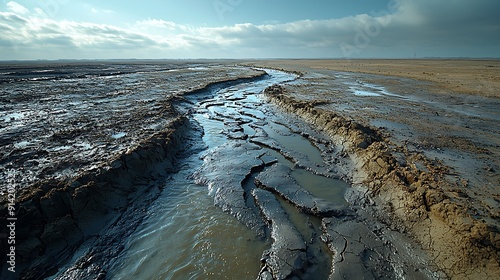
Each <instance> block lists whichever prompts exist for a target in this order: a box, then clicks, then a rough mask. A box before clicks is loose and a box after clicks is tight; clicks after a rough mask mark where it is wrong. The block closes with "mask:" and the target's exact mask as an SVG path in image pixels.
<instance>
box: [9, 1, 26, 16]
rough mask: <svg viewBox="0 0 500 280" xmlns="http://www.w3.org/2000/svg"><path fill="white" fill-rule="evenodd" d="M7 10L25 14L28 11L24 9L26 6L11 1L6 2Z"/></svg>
mask: <svg viewBox="0 0 500 280" xmlns="http://www.w3.org/2000/svg"><path fill="white" fill-rule="evenodd" d="M7 10H9V11H11V12H13V13H15V14H18V15H25V14H28V13H29V10H28V9H26V7H24V6H23V5H21V4H19V3H16V2H12V1H10V2H8V3H7Z"/></svg>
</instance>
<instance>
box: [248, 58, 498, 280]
mask: <svg viewBox="0 0 500 280" xmlns="http://www.w3.org/2000/svg"><path fill="white" fill-rule="evenodd" d="M248 64H250V65H255V66H258V67H273V68H279V69H284V70H287V71H294V72H299V73H301V74H302V77H301V79H300V80H299V81H298V82H295V83H291V84H287V85H285V86H283V87H278V88H276V89H274V90H270V91H269V93H268V94H267V95H268V96H269V98H270V101H271V102H273V103H275V104H277V105H279V106H280V107H282V108H283V109H284V110H286V111H287V112H292V113H295V114H297V115H300V116H302V117H303V118H304V119H306V120H307V121H309V122H310V123H312V124H314V125H315V126H317V127H318V128H320V129H322V130H323V131H325V132H326V133H327V134H328V135H330V136H331V137H332V139H333V140H334V141H335V142H337V143H338V144H339V145H340V146H342V147H343V148H344V149H345V150H346V151H347V153H348V154H349V156H350V158H351V159H352V160H353V162H354V163H355V164H356V166H357V168H356V169H355V170H354V171H353V174H352V176H353V181H354V185H355V187H357V188H359V189H360V190H362V191H363V190H364V191H368V194H369V199H370V200H372V203H374V205H375V207H376V208H378V209H379V210H380V213H382V216H381V218H382V219H387V222H388V223H390V224H392V225H393V226H394V227H395V228H398V230H400V231H403V232H407V233H408V234H409V235H412V236H414V237H415V239H416V240H418V242H420V244H421V245H422V247H423V248H424V249H426V250H427V251H428V252H429V253H430V254H431V256H433V257H434V258H435V260H436V262H437V264H438V266H440V268H441V269H442V270H443V271H445V273H446V274H447V275H448V276H449V277H450V278H452V279H477V278H478V277H491V276H492V275H498V274H497V273H498V272H499V271H500V270H499V258H498V251H499V248H500V234H499V228H500V227H499V225H500V220H499V218H500V215H499V209H500V193H499V189H498V186H499V185H500V175H499V168H500V162H499V158H500V141H499V139H500V137H499V135H500V129H499V127H498V121H500V115H499V112H498V108H500V107H499V106H500V100H499V98H498V97H499V95H498V93H499V92H500V79H499V78H498V77H500V75H499V71H500V68H499V67H500V63H499V61H472V60H453V61H449V60H446V61H445V60H411V61H410V60H349V61H348V60H277V61H257V62H249V63H248ZM379 135H381V136H382V137H381V138H377V137H378V136H379ZM385 213H390V214H389V217H383V216H384V215H385Z"/></svg>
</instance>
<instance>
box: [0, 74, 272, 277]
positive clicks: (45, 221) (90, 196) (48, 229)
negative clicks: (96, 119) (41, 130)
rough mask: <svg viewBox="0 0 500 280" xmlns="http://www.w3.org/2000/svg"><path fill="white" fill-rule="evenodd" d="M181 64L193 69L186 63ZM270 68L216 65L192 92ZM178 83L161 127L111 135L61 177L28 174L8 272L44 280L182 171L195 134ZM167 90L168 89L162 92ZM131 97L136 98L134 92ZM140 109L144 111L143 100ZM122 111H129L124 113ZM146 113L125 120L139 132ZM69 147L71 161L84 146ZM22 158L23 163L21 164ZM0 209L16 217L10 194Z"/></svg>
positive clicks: (166, 101) (160, 108)
mask: <svg viewBox="0 0 500 280" xmlns="http://www.w3.org/2000/svg"><path fill="white" fill-rule="evenodd" d="M231 69H232V70H231ZM227 70H229V71H227ZM178 71H181V72H182V71H184V72H188V73H189V71H187V70H185V69H184V70H183V69H181V70H178ZM188 73H183V77H184V79H186V80H189V77H190V75H188ZM162 74H163V75H166V74H165V73H153V75H156V76H161V75H162ZM264 74H265V73H264V72H260V71H253V70H251V69H242V68H239V70H237V68H231V67H229V68H227V69H226V70H221V71H216V74H215V75H214V74H212V78H213V79H206V80H204V81H196V83H195V84H193V86H192V87H189V90H190V91H187V93H189V92H202V91H203V92H207V93H210V91H213V90H214V89H215V88H218V87H223V86H224V85H229V84H231V85H234V84H238V83H242V82H249V81H253V80H257V79H260V78H261V77H262V76H263V75H264ZM207 75H209V76H210V74H207ZM201 76H202V77H203V75H201ZM167 77H168V75H167ZM166 80H167V81H168V79H166ZM163 82H164V81H163ZM198 82H199V83H198ZM178 86H180V87H181V88H180V90H179V88H177V93H176V94H164V98H162V99H161V100H159V101H158V102H159V103H160V104H159V105H158V104H155V105H156V106H154V107H153V109H154V111H156V112H157V113H158V115H159V116H158V117H159V118H160V120H161V125H160V124H157V127H155V129H154V130H153V131H151V130H141V129H139V131H138V132H139V134H138V135H135V134H134V135H132V136H130V137H124V136H125V135H121V136H116V138H113V137H111V138H110V137H107V138H106V139H107V140H106V141H109V142H111V143H110V144H109V145H107V146H106V149H105V150H104V151H100V152H101V153H102V154H93V155H92V157H93V158H94V159H95V160H94V161H91V162H90V163H89V164H87V165H82V166H80V165H78V167H79V169H78V172H74V173H71V174H70V175H68V176H63V177H62V178H61V177H60V176H56V175H57V174H56V173H57V172H56V173H50V172H47V170H46V169H42V168H40V170H41V172H40V173H39V174H43V176H44V177H45V179H39V180H35V183H32V184H30V183H29V181H23V183H22V184H19V185H18V190H17V191H18V192H17V194H16V195H17V197H16V204H15V208H16V209H15V211H16V218H17V221H16V225H17V227H16V269H15V270H16V273H11V272H9V271H7V265H6V259H5V257H6V255H7V254H6V253H4V252H7V248H8V247H6V245H7V243H6V242H2V244H1V246H2V247H1V250H0V251H1V252H2V256H1V257H0V261H1V262H2V275H6V276H7V277H11V278H12V279H15V278H19V279H42V278H45V277H48V276H50V275H52V274H54V273H55V272H56V271H57V268H58V267H59V266H60V265H61V264H62V263H64V262H65V261H68V258H71V256H72V254H73V253H74V252H75V251H76V250H77V249H78V247H79V246H80V245H81V244H82V243H83V242H84V241H86V240H87V239H89V238H90V239H91V238H96V236H100V235H101V234H102V231H103V229H105V228H107V227H108V226H110V225H111V224H113V223H115V222H117V221H118V220H119V219H120V215H121V213H123V212H125V211H126V210H127V209H128V208H133V207H134V204H135V203H136V202H137V200H140V199H142V197H143V195H142V194H144V193H149V192H152V193H155V192H156V193H157V192H159V191H160V188H161V184H162V183H163V182H164V181H165V178H167V177H168V175H169V174H170V173H172V172H174V171H176V170H177V166H176V156H177V154H178V153H179V152H180V151H182V150H184V149H186V147H187V146H189V143H187V142H186V139H187V135H189V134H190V133H192V127H191V126H190V124H189V121H188V119H187V118H186V117H185V116H184V115H183V114H181V113H179V112H177V111H176V110H175V109H174V108H173V107H172V103H175V102H176V101H178V100H180V99H182V95H183V94H186V91H184V90H183V89H182V85H178ZM159 95H160V96H161V93H159ZM149 98H151V96H149ZM129 100H130V101H131V102H134V101H135V100H134V98H130V99H129ZM134 109H136V107H134ZM138 112H139V113H140V107H139V111H138ZM118 116H119V117H121V116H120V114H118ZM125 117H126V116H125ZM145 120H146V121H150V120H149V119H143V118H141V117H137V118H133V119H129V122H128V124H124V123H123V125H127V126H128V128H129V129H130V130H131V131H133V129H135V128H137V126H141V125H142V124H143V122H144V121H145ZM155 120H157V119H155ZM105 123H106V124H109V125H110V126H113V125H116V123H113V122H111V121H110V122H108V121H106V122H105ZM52 125H53V123H52ZM54 128H55V129H64V128H62V127H54ZM77 135H79V134H77ZM73 136H74V135H73ZM68 137H71V135H68ZM117 138H123V139H122V141H121V142H120V147H119V148H117V146H116V143H113V141H114V140H116V139H117ZM66 140H68V142H69V143H71V140H75V139H72V138H67V139H66ZM93 140H96V139H93ZM125 140H126V141H125ZM99 141H102V139H99V138H97V140H96V142H99ZM188 142H189V141H188ZM6 148H8V147H6ZM38 149H40V148H38ZM14 151H15V149H14ZM80 152H81V151H80ZM28 154H29V153H28ZM69 154H70V159H69V160H68V159H67V158H64V160H67V161H69V162H71V157H72V156H74V154H78V151H73V153H71V152H70V153H69ZM13 155H15V153H13V152H11V153H6V155H5V156H4V158H3V159H4V161H5V162H7V163H9V158H8V156H13ZM44 156H47V157H49V158H50V157H55V158H52V160H53V161H57V158H58V156H59V154H58V153H46V154H44ZM32 157H33V156H32ZM32 159H33V158H31V160H32ZM5 162H2V163H5ZM25 163H26V162H25V161H24V160H18V161H16V160H14V161H12V162H11V163H10V166H9V168H19V170H21V171H22V170H24V168H23V167H24V166H23V164H25ZM49 163H50V162H49ZM16 164H20V165H21V166H20V167H18V166H16ZM12 165H14V166H12ZM55 171H60V170H55ZM16 176H18V177H20V176H22V175H16ZM17 179H19V178H16V180H17ZM19 182H21V181H19ZM0 215H1V216H2V217H7V216H8V206H7V201H2V204H1V205H0ZM4 236H6V232H5V229H4V228H2V237H4ZM113 238H116V237H113ZM92 258H94V257H93V256H89V258H88V260H87V261H85V262H83V263H82V264H81V266H82V267H88V266H89V265H90V264H91V263H92V261H91V259H92ZM94 259H95V258H94ZM93 269H95V270H96V273H95V274H94V276H96V277H104V275H105V271H99V268H98V267H97V268H93ZM8 279H10V278H8Z"/></svg>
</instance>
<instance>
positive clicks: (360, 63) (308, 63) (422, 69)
mask: <svg viewBox="0 0 500 280" xmlns="http://www.w3.org/2000/svg"><path fill="white" fill-rule="evenodd" d="M259 64H260V65H262V64H265V65H268V66H273V65H274V66H280V67H285V68H286V66H287V65H295V66H303V67H309V68H315V69H329V70H338V71H346V72H360V73H368V74H379V75H386V76H397V77H403V78H412V79H417V80H423V81H429V82H432V83H433V85H432V89H433V91H436V92H450V91H452V92H459V93H467V94H475V95H482V96H488V97H500V60H465V59H464V60H445V59H430V60H421V59H414V60H409V59H364V60H270V61H259Z"/></svg>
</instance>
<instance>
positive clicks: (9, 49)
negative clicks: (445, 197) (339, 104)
mask: <svg viewBox="0 0 500 280" xmlns="http://www.w3.org/2000/svg"><path fill="white" fill-rule="evenodd" d="M499 14H500V1H498V0H474V1H473V0H439V1H438V0H353V1H345V0H316V1H295V0H266V1H263V0H177V1H173V0H143V1H127V0H121V1H118V0H107V1H103V0H99V1H97V0H16V1H6V0H0V60H36V59H132V58H134V59H178V58H180V59H183V58H415V57H416V58H423V57H472V58H483V57H494V58H500V16H499Z"/></svg>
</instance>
